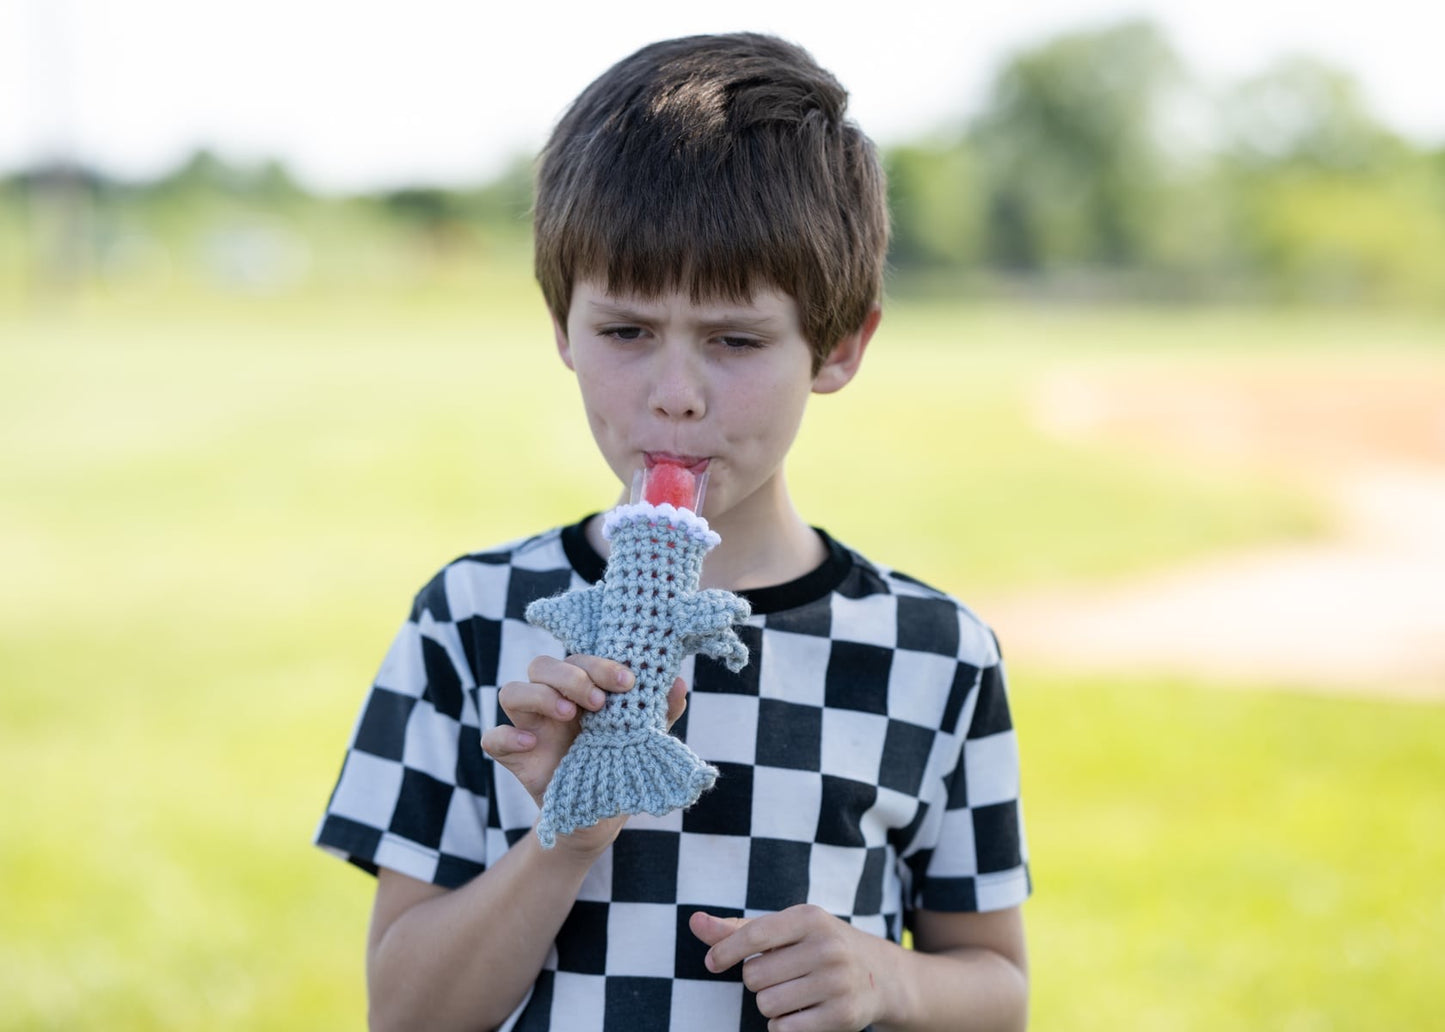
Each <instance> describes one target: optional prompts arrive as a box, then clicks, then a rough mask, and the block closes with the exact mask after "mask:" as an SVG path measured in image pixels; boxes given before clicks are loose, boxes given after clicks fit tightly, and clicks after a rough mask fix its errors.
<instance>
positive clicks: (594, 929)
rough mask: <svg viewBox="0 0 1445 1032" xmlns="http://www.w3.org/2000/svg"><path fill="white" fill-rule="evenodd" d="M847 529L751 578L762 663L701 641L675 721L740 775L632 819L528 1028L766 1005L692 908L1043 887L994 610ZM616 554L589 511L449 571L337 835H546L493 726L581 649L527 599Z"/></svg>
mask: <svg viewBox="0 0 1445 1032" xmlns="http://www.w3.org/2000/svg"><path fill="white" fill-rule="evenodd" d="M828 546H829V551H830V558H829V560H828V562H827V563H826V564H825V565H824V566H823V567H822V568H820V569H819V570H817V571H815V572H814V573H812V574H809V575H808V576H806V577H804V578H802V579H800V580H799V581H796V582H793V583H792V584H788V585H783V586H780V587H776V588H768V589H764V590H761V591H754V592H749V593H746V594H747V595H748V598H749V601H750V602H751V604H752V607H753V616H752V617H751V619H750V620H749V621H748V623H747V624H746V625H745V626H742V627H740V628H739V634H740V636H741V637H742V639H743V641H744V642H745V643H746V644H747V646H748V648H749V651H750V653H751V662H750V663H749V665H748V666H747V667H745V668H744V669H743V670H742V671H741V672H740V673H736V674H734V673H730V672H729V671H728V670H727V669H726V668H725V667H723V666H722V665H721V664H720V663H717V662H715V661H713V660H710V659H708V658H706V657H701V656H700V657H694V658H691V659H689V660H687V661H686V662H685V663H684V666H683V669H682V676H683V677H684V678H685V679H686V680H687V681H688V683H689V684H690V685H691V688H692V694H691V697H690V700H689V705H688V709H687V712H686V713H685V714H684V716H683V718H682V720H681V721H679V723H678V724H677V725H676V726H675V727H674V729H673V730H674V733H676V734H678V735H679V736H681V737H682V738H683V739H684V740H685V741H686V742H687V743H688V745H689V746H691V747H692V749H693V750H694V751H695V752H697V753H698V755H699V756H701V757H702V758H703V759H704V760H706V761H708V762H709V763H712V764H714V765H715V766H716V767H717V768H718V770H719V772H720V776H719V778H718V782H717V786H716V787H715V788H714V789H713V790H712V791H711V792H709V793H707V794H705V795H704V796H703V797H702V799H701V800H699V801H698V803H697V804H696V805H695V806H693V807H692V808H691V809H689V810H686V811H676V812H673V813H671V814H669V815H667V816H666V817H661V818H658V817H650V816H647V815H640V816H638V817H634V818H633V819H632V820H630V821H629V823H628V825H627V827H626V828H625V829H624V830H623V831H622V833H621V835H620V836H619V837H618V839H617V841H616V842H615V843H614V845H613V846H612V848H611V849H610V850H609V851H608V852H607V853H606V854H604V855H603V856H602V858H601V859H600V860H599V861H598V862H597V863H596V864H595V865H594V867H593V868H592V870H591V872H590V873H589V875H588V876H587V879H586V882H585V883H584V885H583V887H582V890H581V893H580V894H579V897H578V900H577V903H576V905H575V906H574V907H573V910H572V913H571V916H570V917H569V918H568V919H567V922H566V924H565V925H564V926H563V928H562V930H561V932H560V934H559V935H558V937H557V941H556V944H555V948H554V949H553V951H552V953H551V955H550V956H549V958H548V960H547V963H546V966H545V969H544V970H543V971H542V973H541V974H540V976H539V977H538V979H537V982H536V984H535V986H534V987H533V990H532V993H531V995H530V997H529V998H528V1000H527V1001H526V1003H524V1004H523V1006H522V1007H521V1008H520V1009H519V1010H518V1012H517V1014H515V1015H513V1018H512V1020H511V1023H509V1025H508V1026H507V1027H509V1028H515V1029H519V1030H523V1029H546V1030H557V1032H560V1030H588V1032H601V1030H612V1029H627V1030H628V1032H637V1030H642V1029H651V1028H665V1027H669V1022H670V1023H671V1027H675V1028H687V1029H698V1030H710V1029H727V1030H733V1029H750V1028H763V1027H765V1025H766V1022H765V1021H763V1019H762V1018H761V1016H760V1015H759V1013H758V1011H757V1008H756V1006H755V1005H754V1004H753V1002H752V1001H751V1000H750V999H749V994H748V993H747V991H746V990H745V989H744V987H743V986H742V984H741V982H740V981H739V977H740V975H739V971H738V970H737V969H736V968H735V969H733V970H731V971H728V972H724V973H722V974H719V975H713V974H711V973H709V972H708V971H707V970H706V968H705V967H704V966H703V955H704V954H705V952H706V948H705V947H704V946H703V945H702V943H700V942H698V941H697V940H696V939H695V938H694V937H693V936H692V934H691V933H690V932H689V931H688V928H687V920H688V916H689V915H690V914H691V913H692V912H693V911H694V910H698V909H706V910H708V911H709V912H711V913H715V914H720V915H723V916H752V915H756V914H762V913H767V912H771V911H776V910H781V909H783V908H785V907H788V906H792V905H793V904H796V903H803V902H808V903H813V904H816V905H818V906H820V907H822V908H823V909H825V910H827V911H829V912H830V913H833V914H835V915H837V916H839V917H841V918H844V919H846V920H848V921H851V922H852V923H853V924H855V925H857V926H859V927H861V928H864V929H866V930H868V931H870V932H873V933H875V934H877V935H880V936H887V937H889V938H892V939H895V940H897V939H898V938H899V937H900V936H901V934H902V927H903V924H904V923H905V921H906V920H907V918H906V915H907V913H908V912H909V911H911V910H914V909H927V910H940V911H964V910H992V909H999V908H1003V907H1008V906H1013V905H1015V904H1017V903H1019V902H1021V901H1022V900H1023V899H1024V898H1025V897H1026V896H1027V895H1028V894H1029V891H1030V881H1029V874H1028V865H1027V853H1026V848H1025V844H1024V837H1023V830H1022V824H1021V821H1020V816H1019V801H1018V788H1019V776H1018V752H1017V746H1016V742H1015V738H1014V732H1013V726H1012V723H1011V720H1010V717H1009V709H1008V702H1007V698H1006V692H1005V686H1004V680H1003V673H1002V667H1001V665H1000V662H999V655H998V651H997V647H996V644H995V642H994V639H993V636H992V634H991V633H990V632H989V631H988V629H987V628H986V627H984V626H983V625H982V624H981V623H979V622H978V620H977V619H976V618H975V617H974V616H973V615H972V614H971V613H969V612H968V611H967V610H966V609H964V608H963V607H961V606H960V605H958V603H956V602H955V601H953V600H952V599H950V598H948V597H946V596H944V595H941V594H939V593H938V592H936V591H934V590H932V589H930V588H928V587H926V586H924V585H922V584H920V583H919V582H917V581H914V580H911V579H909V578H907V577H904V576H902V575H900V574H897V573H895V572H892V571H888V570H885V569H881V568H879V567H876V566H873V565H871V564H869V563H868V562H867V561H866V560H864V559H862V558H861V557H860V556H858V555H857V554H855V553H853V552H851V551H849V550H847V549H845V548H843V547H841V546H840V545H838V544H837V543H835V542H833V541H831V540H828ZM602 570H603V563H602V560H601V558H600V557H599V556H597V555H596V553H595V552H593V551H592V549H591V548H590V547H589V546H588V545H587V544H586V541H585V537H584V536H583V534H582V532H581V525H580V524H579V525H576V526H573V527H569V528H567V529H565V530H562V531H552V532H549V533H547V534H544V535H541V536H539V537H535V538H531V539H529V540H527V541H524V542H521V543H518V544H516V545H514V546H510V547H507V548H503V549H501V550H498V551H494V552H489V553H485V554H478V555H471V556H466V557H464V558H461V559H458V560H457V561H455V562H453V563H451V564H450V565H448V566H447V567H446V568H445V569H444V570H442V572H441V573H439V574H438V575H437V576H436V578H434V579H433V580H432V582H431V583H430V584H428V585H427V587H426V588H424V589H423V590H422V591H421V592H420V594H419V595H418V596H417V599H416V602H415V606H414V608H413V610H412V613H411V617H410V619H408V621H407V622H406V624H405V625H404V626H403V627H402V629H401V631H400V633H399V634H398V635H397V637H396V640H395V641H394V643H393V644H392V647H391V650H390V652H389V653H388V654H387V657H386V659H385V661H384V662H383V664H382V666H381V670H380V672H379V673H378V675H377V678H376V683H375V685H374V687H373V689H372V691H371V694H370V696H369V698H368V699H367V701H366V704H365V706H364V708H363V710H362V713H361V716H360V719H359V720H358V722H357V725H356V729H355V732H354V735H353V740H352V743H351V748H350V750H349V751H348V753H347V756H346V762H345V766H344V767H343V769H342V772H341V776H340V779H339V781H338V782H337V785H336V788H335V790H334V792H333V794H332V796H331V802H330V805H329V807H328V809H327V812H326V814H325V816H324V818H323V819H322V822H321V826H320V828H319V830H318V832H317V844H318V845H320V846H321V847H322V848H324V849H327V850H329V851H331V852H333V853H336V854H337V855H339V856H342V857H344V858H346V859H348V860H350V861H351V862H353V863H355V864H357V865H359V866H361V867H363V868H365V869H367V870H371V871H375V869H376V868H377V867H378V866H382V867H388V868H391V869H394V870H397V871H400V872H402V873H405V874H408V875H411V876H412V877H414V878H419V879H422V880H424V881H429V882H434V883H436V884H439V885H444V886H447V887H455V886H458V885H461V884H463V883H464V882H465V881H467V880H468V879H470V878H471V877H473V876H474V875H476V874H478V873H480V872H481V871H483V870H484V869H485V868H486V867H487V865H488V863H490V862H491V861H492V860H494V859H495V858H496V857H498V856H499V855H501V854H502V853H503V852H504V851H505V850H506V849H507V848H508V847H509V846H510V845H511V843H513V842H515V841H517V839H518V838H520V837H521V836H523V835H526V834H528V833H529V831H530V829H531V827H532V824H533V821H534V820H535V819H536V816H537V811H536V807H535V805H534V804H533V802H532V800H531V797H530V796H528V794H527V793H526V791H525V790H524V789H523V788H522V787H521V785H520V784H519V783H518V782H517V781H516V779H515V778H513V777H512V776H511V774H510V773H508V772H507V771H506V770H505V769H504V768H501V767H494V765H493V764H492V763H491V761H490V760H489V759H488V758H487V756H486V755H485V754H484V753H483V752H482V751H481V747H480V741H479V740H480V734H481V732H482V731H483V730H485V728H487V727H490V726H492V725H493V724H495V723H496V722H498V721H503V720H505V719H506V718H505V716H504V715H503V714H502V712H501V710H500V708H499V707H498V705H497V687H498V686H499V685H501V684H504V683H506V682H507V681H511V680H525V671H526V668H527V665H528V663H529V662H530V661H531V660H532V659H533V657H535V656H537V655H539V654H543V653H549V654H553V655H559V654H560V651H559V648H560V647H559V646H558V644H557V642H556V641H555V639H553V638H552V637H551V636H550V635H549V634H547V633H546V632H544V631H541V630H539V629H537V628H535V627H532V626H531V625H529V624H528V623H526V621H525V620H524V619H523V615H522V614H523V610H524V609H525V608H526V605H527V603H528V602H530V601H531V600H533V599H535V598H539V597H544V596H547V595H552V594H555V593H557V592H559V591H562V590H564V589H568V588H571V587H576V586H579V585H585V584H586V583H588V582H589V581H590V582H595V581H596V580H597V579H598V578H600V576H601V573H602Z"/></svg>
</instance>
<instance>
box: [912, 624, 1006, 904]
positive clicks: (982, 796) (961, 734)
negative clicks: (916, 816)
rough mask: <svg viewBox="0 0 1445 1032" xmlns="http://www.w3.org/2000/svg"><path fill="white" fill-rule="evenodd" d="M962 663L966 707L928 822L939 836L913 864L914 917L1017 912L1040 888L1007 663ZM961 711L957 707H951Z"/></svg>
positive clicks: (918, 848)
mask: <svg viewBox="0 0 1445 1032" xmlns="http://www.w3.org/2000/svg"><path fill="white" fill-rule="evenodd" d="M991 651H992V655H991V661H989V662H986V663H983V664H981V665H978V666H973V665H970V664H968V663H965V662H960V664H959V667H958V671H959V678H958V681H957V682H956V686H957V689H958V691H959V696H960V699H961V704H960V705H959V706H957V707H956V709H957V713H958V717H957V724H956V725H955V734H954V735H953V736H952V738H953V741H954V743H956V745H957V752H956V755H953V756H950V760H951V766H947V765H946V766H945V769H944V774H943V777H942V779H941V782H939V783H937V787H936V792H937V798H936V799H935V800H933V801H932V803H931V806H933V807H937V808H938V809H939V810H941V817H940V818H938V819H936V821H927V822H926V825H928V826H931V828H932V830H933V834H932V835H930V836H927V838H925V840H924V841H923V842H920V843H916V844H915V848H914V849H913V850H910V853H911V855H910V856H909V857H908V858H907V865H908V867H909V873H910V874H911V879H910V880H911V883H912V884H911V889H910V893H909V907H910V909H920V910H938V911H987V910H1002V909H1004V908H1006V907H1011V906H1016V905H1018V904H1019V903H1022V902H1023V901H1024V900H1025V899H1027V898H1028V896H1029V894H1030V892H1031V891H1032V882H1031V879H1030V875H1029V867H1028V848H1027V845H1026V842H1025V838H1024V828H1023V819H1022V815H1021V812H1020V802H1019V782H1020V777H1019V750H1018V740H1017V738H1016V736H1015V733H1014V726H1013V719H1012V717H1011V715H1010V712H1009V704H1008V691H1007V685H1006V679H1005V677H1004V668H1003V662H1002V660H1001V659H999V657H998V653H997V647H996V645H995V646H994V648H993V649H992V650H991ZM951 708H953V707H951Z"/></svg>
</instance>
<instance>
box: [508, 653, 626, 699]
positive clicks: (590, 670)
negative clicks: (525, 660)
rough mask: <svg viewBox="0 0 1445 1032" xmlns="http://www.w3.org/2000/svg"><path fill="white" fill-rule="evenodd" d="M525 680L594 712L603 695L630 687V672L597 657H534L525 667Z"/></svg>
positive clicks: (618, 664)
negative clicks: (549, 689) (562, 658)
mask: <svg viewBox="0 0 1445 1032" xmlns="http://www.w3.org/2000/svg"><path fill="white" fill-rule="evenodd" d="M527 677H528V679H529V680H530V681H531V682H532V683H533V684H539V685H544V686H546V687H548V688H551V689H552V690H553V691H555V692H556V693H557V694H558V695H560V696H562V697H563V698H566V699H570V700H571V701H572V702H574V703H576V704H577V705H578V706H581V707H583V708H584V709H590V710H598V709H601V708H602V704H603V702H605V701H606V699H607V695H606V694H605V692H607V691H612V692H622V691H626V690H627V689H628V688H631V687H632V671H630V670H628V669H627V668H626V667H625V666H623V665H622V664H621V663H614V662H613V661H612V660H610V659H602V658H600V657H598V656H569V657H567V659H565V660H561V659H557V658H556V657H554V656H538V657H537V658H536V659H534V660H532V662H531V663H530V664H528V666H527Z"/></svg>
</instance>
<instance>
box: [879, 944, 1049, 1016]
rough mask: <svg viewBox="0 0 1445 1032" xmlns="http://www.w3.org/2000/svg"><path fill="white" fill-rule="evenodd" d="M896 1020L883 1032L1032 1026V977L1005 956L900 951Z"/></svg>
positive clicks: (969, 950)
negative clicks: (1029, 1001) (1029, 1022)
mask: <svg viewBox="0 0 1445 1032" xmlns="http://www.w3.org/2000/svg"><path fill="white" fill-rule="evenodd" d="M898 952H899V956H898V965H897V969H896V976H895V977H896V984H895V985H894V986H893V987H892V989H893V992H891V993H889V997H890V999H891V1001H892V1003H893V1007H892V1008H891V1009H892V1011H893V1014H892V1015H890V1017H889V1019H888V1020H883V1021H879V1022H877V1024H876V1027H877V1028H878V1029H879V1030H880V1032H885V1030H886V1032H904V1030H909V1032H926V1030H934V1029H937V1030H940V1032H942V1030H947V1032H974V1030H978V1032H984V1030H990V1032H992V1030H1009V1032H1013V1030H1018V1029H1023V1028H1025V1027H1026V1026H1027V1024H1028V994H1029V986H1028V975H1027V973H1026V972H1025V971H1024V970H1023V969H1022V968H1021V967H1020V966H1019V965H1018V964H1016V963H1014V962H1013V961H1012V960H1009V959H1008V958H1007V957H1005V956H1004V955H1003V954H1001V953H997V952H995V951H993V950H990V949H985V948H982V947H960V948H957V949H952V950H945V951H941V952H938V953H923V952H920V951H917V950H905V949H903V948H902V947H898Z"/></svg>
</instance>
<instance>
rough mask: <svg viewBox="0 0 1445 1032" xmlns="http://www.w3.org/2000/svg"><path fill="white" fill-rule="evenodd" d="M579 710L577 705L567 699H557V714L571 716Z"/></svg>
mask: <svg viewBox="0 0 1445 1032" xmlns="http://www.w3.org/2000/svg"><path fill="white" fill-rule="evenodd" d="M576 712H577V707H576V706H574V705H572V703H570V702H569V701H567V700H566V699H558V700H557V716H559V717H566V718H571V717H572V716H573V715H575V714H576Z"/></svg>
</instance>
